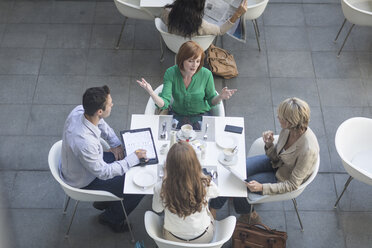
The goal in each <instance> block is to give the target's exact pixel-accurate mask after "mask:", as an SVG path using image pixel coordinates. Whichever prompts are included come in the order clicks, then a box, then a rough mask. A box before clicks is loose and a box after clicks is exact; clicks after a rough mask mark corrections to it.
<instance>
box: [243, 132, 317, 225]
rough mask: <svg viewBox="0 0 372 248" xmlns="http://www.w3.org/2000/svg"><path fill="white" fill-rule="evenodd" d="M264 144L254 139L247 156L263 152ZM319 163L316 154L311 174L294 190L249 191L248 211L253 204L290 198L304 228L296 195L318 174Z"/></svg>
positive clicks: (259, 139) (260, 140)
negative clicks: (275, 192) (269, 192)
mask: <svg viewBox="0 0 372 248" xmlns="http://www.w3.org/2000/svg"><path fill="white" fill-rule="evenodd" d="M274 138H275V141H277V140H278V138H279V135H275V136H274ZM264 145H265V143H264V142H263V140H262V138H258V139H256V140H255V141H254V142H253V144H252V146H251V148H250V149H249V152H248V157H252V156H256V155H261V154H265V149H264ZM319 164H320V160H319V155H318V159H317V161H316V165H315V168H314V172H313V174H311V176H310V177H309V178H308V179H307V180H306V182H304V183H303V184H301V185H300V186H299V187H298V188H297V189H296V190H293V191H291V192H287V193H283V194H276V195H259V194H255V193H251V192H249V193H248V198H247V200H248V202H249V204H250V205H251V210H250V211H251V212H252V211H253V205H255V204H260V203H266V202H277V201H287V200H292V202H293V206H294V208H295V210H296V214H297V218H298V221H299V222H300V226H301V231H303V230H304V228H303V225H302V221H301V218H300V215H299V214H298V209H297V202H296V197H297V196H299V195H300V194H301V193H302V192H303V191H304V189H305V188H306V187H307V186H308V185H309V184H310V183H311V182H312V181H313V180H314V178H315V176H316V175H317V174H318V171H319Z"/></svg>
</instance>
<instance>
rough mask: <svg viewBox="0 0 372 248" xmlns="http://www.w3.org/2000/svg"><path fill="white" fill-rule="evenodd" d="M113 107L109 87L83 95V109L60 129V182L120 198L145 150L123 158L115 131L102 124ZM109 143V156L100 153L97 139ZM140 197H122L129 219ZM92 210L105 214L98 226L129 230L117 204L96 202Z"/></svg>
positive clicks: (144, 156)
mask: <svg viewBox="0 0 372 248" xmlns="http://www.w3.org/2000/svg"><path fill="white" fill-rule="evenodd" d="M113 105H114V104H113V103H112V98H111V95H110V89H109V87H108V86H106V85H105V86H102V87H93V88H89V89H87V90H86V91H85V93H84V95H83V105H79V106H77V107H75V108H74V109H73V110H72V111H71V113H70V114H69V115H68V117H67V120H66V122H65V125H64V129H63V138H62V140H63V142H62V152H61V164H60V172H61V177H62V179H63V180H64V181H65V182H66V183H67V184H69V185H71V186H72V187H76V188H81V189H90V190H105V191H108V192H111V193H112V194H114V195H116V196H118V197H123V186H124V179H125V173H126V172H127V171H128V170H129V169H130V168H131V167H132V166H134V165H137V164H139V159H140V158H146V151H145V150H137V151H136V152H135V153H132V154H129V155H128V156H127V157H125V158H124V153H123V148H122V146H121V142H120V140H119V139H118V137H117V136H116V134H115V132H114V130H113V129H112V128H111V127H110V126H109V125H108V124H107V123H106V122H105V121H104V118H106V117H109V116H110V114H111V108H112V106H113ZM101 137H102V138H103V139H105V140H107V141H108V143H109V145H110V147H111V149H110V152H103V148H102V145H101V143H100V138H101ZM142 197H143V195H125V197H124V198H125V201H124V207H125V209H126V212H127V214H128V215H129V213H130V212H132V210H134V209H135V208H136V206H137V205H138V203H139V202H140V201H141V199H142ZM93 206H94V207H95V208H97V209H99V210H105V211H104V212H103V213H102V214H101V215H100V216H99V222H100V223H101V224H104V225H107V226H109V227H110V228H111V229H112V230H113V231H115V232H124V231H126V230H128V229H127V228H128V226H127V224H126V223H125V217H124V213H123V209H122V206H121V202H120V201H110V202H95V203H93Z"/></svg>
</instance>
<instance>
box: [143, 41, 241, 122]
mask: <svg viewBox="0 0 372 248" xmlns="http://www.w3.org/2000/svg"><path fill="white" fill-rule="evenodd" d="M204 57H205V54H204V51H203V49H202V48H201V47H200V46H199V45H198V44H197V43H196V42H194V41H187V42H185V43H184V44H182V46H181V47H180V49H179V51H178V53H177V57H176V63H177V64H176V65H174V66H172V67H170V68H168V69H167V71H166V72H165V75H164V86H163V91H162V92H161V93H160V94H159V95H157V94H156V93H155V92H154V91H153V89H152V87H151V85H150V84H149V83H148V82H146V80H145V79H143V78H142V79H141V80H137V82H138V84H139V85H140V86H141V87H142V88H144V89H145V90H146V91H147V92H148V93H149V94H150V96H151V97H152V99H153V100H154V102H155V103H156V105H157V106H158V107H159V108H160V109H167V108H168V107H169V104H170V102H171V99H172V97H173V103H172V111H173V113H174V114H177V115H183V116H192V115H200V114H205V113H207V112H208V111H210V110H211V106H214V105H216V104H219V103H220V102H221V101H222V100H227V99H229V98H230V97H231V96H232V95H233V94H234V93H235V92H236V89H231V90H230V89H228V88H227V87H225V88H223V89H222V91H221V93H220V94H219V95H218V94H217V93H216V90H215V88H214V81H213V76H212V72H211V71H210V70H208V69H206V68H204V67H203V64H204Z"/></svg>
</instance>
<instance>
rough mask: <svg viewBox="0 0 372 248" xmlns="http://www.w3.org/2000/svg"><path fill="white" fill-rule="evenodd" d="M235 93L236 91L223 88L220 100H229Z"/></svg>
mask: <svg viewBox="0 0 372 248" xmlns="http://www.w3.org/2000/svg"><path fill="white" fill-rule="evenodd" d="M236 91H237V89H231V90H230V89H228V88H227V87H224V88H223V89H222V91H221V94H220V96H221V99H222V100H227V99H229V98H230V97H232V95H234V93H235V92H236Z"/></svg>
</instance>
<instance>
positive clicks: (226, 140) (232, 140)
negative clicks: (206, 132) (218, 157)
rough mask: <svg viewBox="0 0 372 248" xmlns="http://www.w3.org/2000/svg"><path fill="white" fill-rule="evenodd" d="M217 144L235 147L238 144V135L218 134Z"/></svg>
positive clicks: (222, 146) (223, 146) (224, 146)
mask: <svg viewBox="0 0 372 248" xmlns="http://www.w3.org/2000/svg"><path fill="white" fill-rule="evenodd" d="M216 144H217V145H218V146H219V147H221V148H223V149H225V148H234V147H235V146H236V145H237V144H238V141H237V139H236V137H234V136H232V135H226V136H217V137H216Z"/></svg>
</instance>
